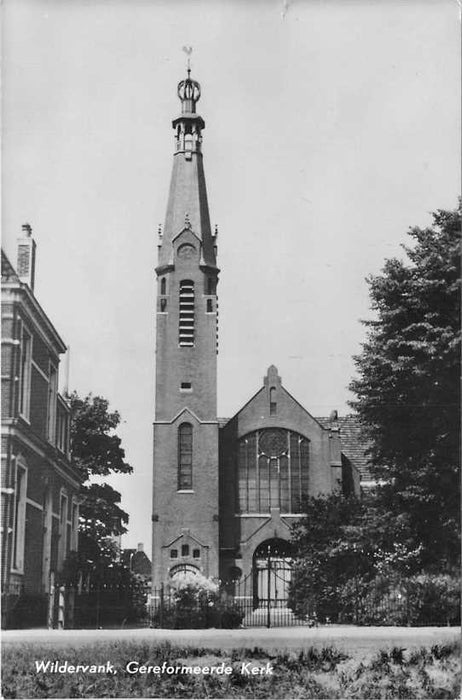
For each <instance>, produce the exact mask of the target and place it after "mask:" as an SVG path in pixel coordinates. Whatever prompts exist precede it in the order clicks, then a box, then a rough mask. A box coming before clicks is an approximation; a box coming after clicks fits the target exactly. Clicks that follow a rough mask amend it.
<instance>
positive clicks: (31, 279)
mask: <svg viewBox="0 0 462 700" xmlns="http://www.w3.org/2000/svg"><path fill="white" fill-rule="evenodd" d="M16 272H17V273H18V277H19V279H20V280H21V282H24V283H25V284H27V285H29V287H30V289H31V291H34V284H35V241H34V239H33V238H32V228H31V226H30V224H23V225H22V235H21V236H20V237H19V238H18V263H17V266H16Z"/></svg>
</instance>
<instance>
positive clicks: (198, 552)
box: [193, 549, 201, 559]
mask: <svg viewBox="0 0 462 700" xmlns="http://www.w3.org/2000/svg"><path fill="white" fill-rule="evenodd" d="M200 556H201V550H200V549H193V559H200Z"/></svg>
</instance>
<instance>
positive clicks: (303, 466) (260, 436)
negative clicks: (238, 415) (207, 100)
mask: <svg viewBox="0 0 462 700" xmlns="http://www.w3.org/2000/svg"><path fill="white" fill-rule="evenodd" d="M309 452H310V442H309V440H308V439H307V438H306V437H304V436H303V435H299V434H298V433H294V432H292V431H291V430H285V429H282V428H267V429H264V430H259V431H256V432H254V433H250V434H249V435H246V436H245V437H243V438H241V440H240V441H239V451H238V482H239V508H240V511H241V512H243V513H268V512H270V510H271V508H279V509H280V510H281V513H299V512H300V504H301V500H302V499H303V497H304V496H306V495H307V494H308V487H309Z"/></svg>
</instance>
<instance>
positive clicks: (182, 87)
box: [177, 46, 201, 114]
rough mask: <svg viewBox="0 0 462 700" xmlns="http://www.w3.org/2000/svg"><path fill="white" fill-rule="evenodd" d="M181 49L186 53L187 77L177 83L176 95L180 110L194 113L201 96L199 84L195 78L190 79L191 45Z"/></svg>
mask: <svg viewBox="0 0 462 700" xmlns="http://www.w3.org/2000/svg"><path fill="white" fill-rule="evenodd" d="M183 51H184V52H185V53H186V54H187V55H188V65H187V68H186V70H187V73H188V77H187V78H186V80H182V81H181V82H180V83H178V90H177V92H178V97H179V98H180V100H181V111H182V112H183V114H184V113H189V114H195V112H196V102H197V101H198V100H199V99H200V96H201V86H200V85H199V83H198V82H197V81H196V80H192V79H191V64H190V59H189V57H190V55H191V53H192V47H191V46H183Z"/></svg>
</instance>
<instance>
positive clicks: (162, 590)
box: [159, 582, 164, 629]
mask: <svg viewBox="0 0 462 700" xmlns="http://www.w3.org/2000/svg"><path fill="white" fill-rule="evenodd" d="M163 621H164V583H163V582H162V583H161V584H160V609H159V626H160V628H161V629H162V627H163Z"/></svg>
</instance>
